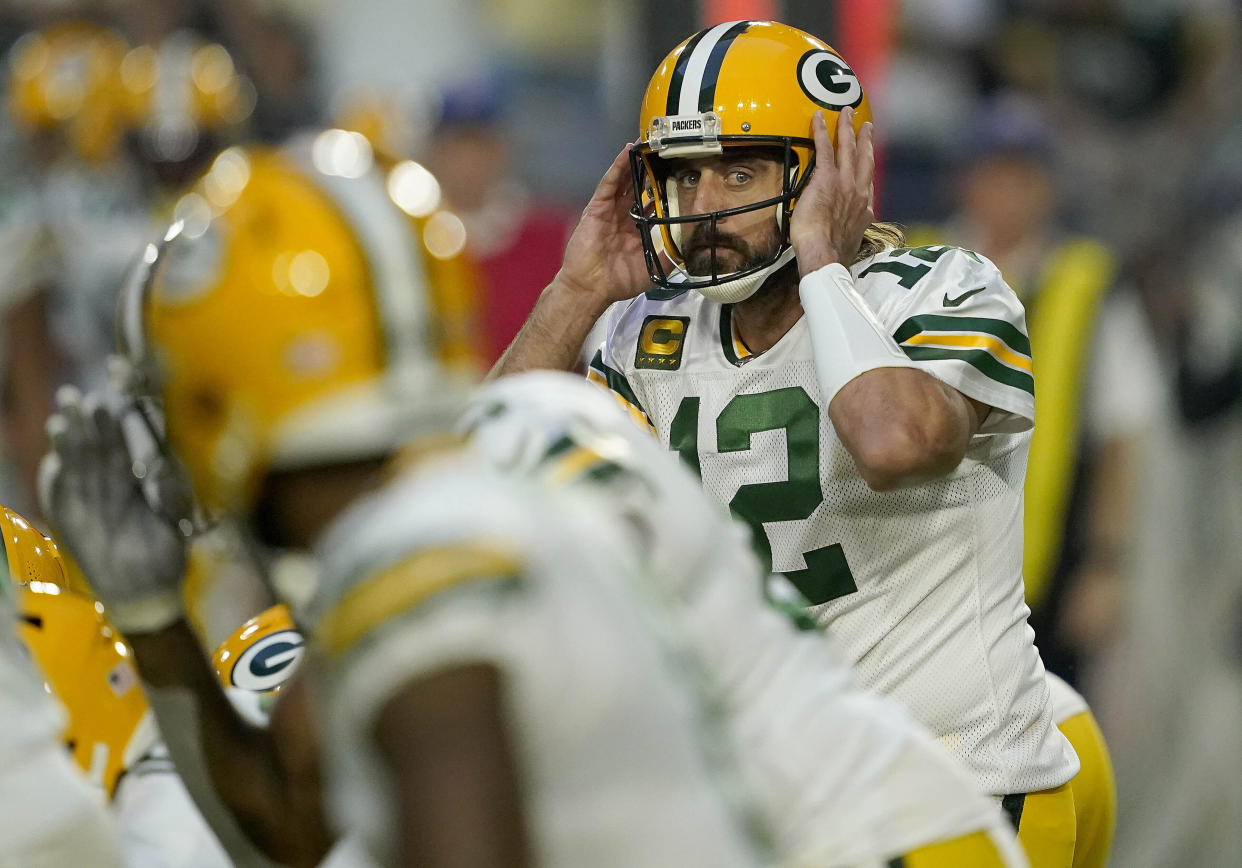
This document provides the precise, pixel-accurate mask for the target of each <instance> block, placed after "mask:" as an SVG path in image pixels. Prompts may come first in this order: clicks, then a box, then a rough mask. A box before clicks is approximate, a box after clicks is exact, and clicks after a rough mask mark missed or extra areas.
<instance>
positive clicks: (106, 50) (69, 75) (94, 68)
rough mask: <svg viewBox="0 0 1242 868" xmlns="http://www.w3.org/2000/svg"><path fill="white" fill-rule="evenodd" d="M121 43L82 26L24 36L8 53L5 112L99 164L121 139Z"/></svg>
mask: <svg viewBox="0 0 1242 868" xmlns="http://www.w3.org/2000/svg"><path fill="white" fill-rule="evenodd" d="M125 50H126V45H125V41H124V40H123V39H122V38H121V36H120V35H118V34H117V33H115V32H113V31H111V30H107V29H105V28H102V27H99V26H97V25H94V24H89V23H87V22H84V21H70V22H65V23H61V24H57V25H54V26H52V27H49V28H47V29H45V30H42V31H36V32H32V33H27V34H25V35H24V36H22V37H21V38H20V39H18V40H17V42H16V43H14V45H13V48H12V50H11V51H10V53H9V67H10V77H9V82H10V85H9V86H10V90H9V109H10V111H11V112H12V115H13V118H14V120H16V121H17V122H18V123H19V124H23V125H25V126H27V127H30V128H32V129H36V130H55V131H58V132H60V133H61V134H63V136H64V137H65V140H66V141H67V143H68V144H69V145H70V146H71V147H72V148H73V149H74V150H75V151H76V152H77V153H78V154H79V155H81V156H82V157H85V158H86V159H88V160H93V161H100V162H101V161H104V160H106V159H108V158H109V157H111V156H112V154H113V153H114V152H115V151H116V148H117V146H118V145H119V144H120V141H121V138H122V136H123V135H124V133H125V124H126V107H125V100H124V95H123V93H122V89H121V78H120V69H121V61H122V59H123V58H124V57H125Z"/></svg>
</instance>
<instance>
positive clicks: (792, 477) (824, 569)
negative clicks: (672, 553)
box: [669, 386, 858, 605]
mask: <svg viewBox="0 0 1242 868" xmlns="http://www.w3.org/2000/svg"><path fill="white" fill-rule="evenodd" d="M699 404H700V401H699V399H698V398H696V397H688V398H683V399H682V401H681V404H680V405H679V406H678V407H677V413H676V415H675V416H674V417H673V423H672V426H671V427H670V429H669V448H671V449H672V450H673V451H674V452H676V453H677V454H678V455H680V456H681V459H682V461H684V462H685V463H686V464H688V465H689V466H690V467H691V469H693V470H694V472H695V473H697V474H699V475H700V476H701V475H702V473H701V471H700V468H699V442H698V441H699ZM819 413H820V410H819V406H818V405H816V403H815V402H814V401H812V400H811V396H810V395H808V394H807V393H806V390H805V389H803V388H802V387H801V386H792V387H790V388H787V389H777V390H776V391H774V392H760V393H758V394H755V395H735V396H734V397H733V398H732V400H730V401H729V403H728V404H726V405H725V407H724V409H723V410H722V411H721V412H720V415H719V416H718V417H716V448H717V450H718V451H720V452H722V453H724V452H745V451H748V450H749V449H750V448H751V447H750V438H751V436H752V435H754V434H758V433H759V432H761V431H779V430H783V431H784V432H785V448H786V450H787V457H788V465H789V473H788V478H787V479H785V480H782V481H777V482H752V483H748V484H746V485H743V486H741V487H740V488H738V490H737V493H736V494H734V495H733V499H732V500H730V501H729V511H730V512H732V513H733V515H734V516H735V517H736V518H738V519H740V520H742V521H744V522H746V524H748V525H750V528H751V531H752V532H753V534H754V545H755V550H756V552H757V553H758V555H759V557H760V559H761V560H762V561H763V565H764V567H766V568H767V569H768V570H771V569H772V543H771V541H770V540H769V539H768V535H767V532H766V531H765V530H764V527H763V525H764V523H766V522H775V521H799V520H802V519H807V518H810V517H811V514H812V513H814V512H815V510H816V509H817V508H818V507H819V505H820V504H821V503H823V501H824V492H823V489H822V488H821V487H820V480H819V461H820V457H819V456H820V442H819ZM802 557H803V559H804V560H805V561H806V567H805V568H803V569H801V570H789V571H786V572H784V573H783V575H784V576H785V577H786V578H787V579H789V581H790V582H792V583H793V585H794V586H795V587H796V588H797V589H798V590H799V591H801V592H802V594H803V596H805V597H806V599H807V600H808V601H809V602H810V603H812V604H815V605H817V604H820V603H827V602H828V601H830V600H835V599H837V598H838V597H843V596H845V595H846V594H852V593H854V592H855V591H857V590H858V586H857V585H856V584H855V583H854V575H853V573H851V572H850V567H849V564H848V563H846V560H845V552H844V550H842V548H841V544H840V543H833V544H832V545H828V546H824V547H823V548H818V549H814V550H812V551H809V552H803V553H802Z"/></svg>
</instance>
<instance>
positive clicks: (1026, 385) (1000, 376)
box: [902, 346, 1035, 397]
mask: <svg viewBox="0 0 1242 868" xmlns="http://www.w3.org/2000/svg"><path fill="white" fill-rule="evenodd" d="M902 350H904V351H905V354H906V355H907V356H909V357H910V358H911V359H913V360H914V361H916V362H923V361H938V360H940V359H955V360H957V361H961V362H966V363H968V364H970V365H973V366H974V367H975V368H977V369H978V370H979V371H981V372H982V373H984V374H985V375H987V376H988V377H990V378H991V379H993V380H996V381H997V382H998V383H1003V384H1004V385H1006V386H1012V387H1014V388H1015V389H1021V390H1022V391H1023V392H1027V393H1029V394H1030V395H1031V396H1032V397H1033V396H1034V395H1035V378H1034V377H1032V376H1031V375H1030V374H1028V373H1027V372H1026V371H1016V370H1014V369H1013V368H1010V367H1008V366H1007V365H1002V364H1001V363H1000V362H998V361H996V357H995V356H993V355H992V354H991V353H989V352H988V351H987V350H946V349H941V348H940V347H918V346H915V347H906V346H903V347H902Z"/></svg>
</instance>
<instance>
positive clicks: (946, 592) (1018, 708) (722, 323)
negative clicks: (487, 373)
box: [589, 247, 1078, 795]
mask: <svg viewBox="0 0 1242 868" xmlns="http://www.w3.org/2000/svg"><path fill="white" fill-rule="evenodd" d="M851 273H852V274H853V276H854V279H855V288H856V290H857V291H858V293H859V295H860V296H861V297H862V298H863V300H864V301H865V302H866V303H867V304H868V305H869V307H870V308H871V311H872V312H873V313H874V315H875V316H876V317H877V319H878V320H879V322H880V323H881V324H882V325H883V326H884V327H885V328H887V329H888V330H889V331H890V332H891V334H892V335H893V337H894V339H895V341H896V343H897V344H898V345H900V346H901V348H902V349H903V350H904V351H905V352H906V354H907V355H908V356H909V357H910V359H911V360H912V361H913V362H914V363H915V365H916V366H917V367H919V368H920V369H922V370H924V371H927V372H928V373H929V374H931V375H932V376H935V377H937V378H938V379H940V380H942V381H944V382H945V383H947V384H949V385H950V386H952V387H954V388H955V389H957V390H958V391H960V392H961V393H962V394H964V395H966V396H967V397H970V398H973V399H975V400H978V401H981V402H983V403H985V404H988V405H990V406H991V407H992V408H993V409H992V410H991V412H990V413H989V414H988V416H987V418H986V419H985V420H984V422H983V424H982V426H981V428H980V431H979V433H978V434H977V435H976V436H975V437H973V438H972V440H971V442H970V444H969V446H968V449H967V452H966V456H965V458H964V459H963V460H962V462H961V464H960V465H959V466H958V467H957V468H956V469H955V470H954V471H953V472H952V473H950V474H948V475H946V476H944V477H941V478H938V479H935V480H932V481H930V482H926V483H923V484H921V485H917V486H911V487H908V488H903V489H899V490H894V491H886V492H876V491H873V490H871V489H870V488H869V487H868V486H867V484H866V483H865V482H864V481H863V479H862V477H861V476H860V475H859V474H858V470H857V468H856V466H855V464H854V460H853V458H852V457H851V456H850V454H849V452H848V451H846V449H845V447H844V446H843V445H842V444H841V441H840V439H839V438H838V437H837V434H836V431H835V430H834V428H833V426H832V423H831V421H830V420H829V418H828V412H827V408H826V407H825V406H823V399H822V397H821V395H820V391H819V388H818V384H817V380H816V374H815V364H814V360H813V356H812V350H811V336H810V334H809V331H808V325H807V321H806V319H805V317H804V318H802V319H801V320H799V321H798V322H797V323H796V324H795V325H794V326H793V328H791V329H790V331H789V332H788V333H787V334H785V336H784V337H783V338H782V339H781V340H780V341H779V342H778V343H777V344H776V345H775V346H774V347H772V348H771V349H770V350H768V351H767V352H765V353H763V354H761V355H757V356H754V355H750V354H749V353H748V352H747V351H746V348H745V347H744V346H743V345H742V343H741V341H740V340H739V339H738V337H737V335H736V333H735V331H734V329H733V327H732V323H731V319H730V316H731V306H729V305H721V304H718V303H715V302H712V301H709V300H707V299H706V298H704V297H703V296H702V295H700V294H698V293H684V294H681V295H679V296H676V297H674V298H672V299H665V300H657V299H655V298H649V297H646V296H640V297H639V298H637V299H635V300H633V301H632V302H630V303H629V304H627V305H624V306H618V307H617V308H615V309H614V310H613V312H612V315H611V317H610V323H609V326H608V329H607V337H606V339H605V342H604V345H603V347H602V349H601V350H600V352H599V353H597V355H596V357H595V359H594V361H593V362H592V365H591V369H590V371H589V376H590V378H591V379H592V380H594V381H596V382H598V383H601V384H603V385H606V386H607V387H608V388H610V389H611V390H612V392H613V393H614V394H615V395H616V396H617V397H618V399H620V400H621V401H622V403H623V404H624V405H625V406H626V407H627V409H629V411H630V414H631V415H632V416H633V417H635V418H636V419H638V420H639V421H641V422H643V423H644V424H647V425H649V426H650V427H651V428H652V429H653V430H655V431H656V432H657V434H658V436H659V438H660V440H661V441H662V443H663V444H665V445H667V446H668V448H670V449H671V450H673V451H675V452H677V453H679V454H680V455H681V457H682V458H683V459H684V460H685V462H686V463H687V464H689V465H690V466H691V467H693V468H694V469H695V470H697V471H698V473H699V475H700V477H701V478H702V482H703V486H704V487H705V488H706V489H707V490H708V491H709V492H711V493H712V494H713V495H715V496H716V497H717V498H718V499H719V500H721V501H722V502H724V503H727V504H728V505H729V508H730V511H731V512H732V513H733V514H734V516H736V517H737V518H739V519H741V520H743V521H745V522H746V523H747V524H749V525H750V526H751V528H752V530H753V532H754V542H755V545H756V548H757V549H758V550H759V552H760V556H761V558H762V559H764V560H770V563H771V567H772V568H773V570H775V571H776V572H780V573H783V574H784V575H785V576H786V577H787V578H788V579H789V580H790V581H791V582H792V583H793V584H794V585H795V586H796V587H797V588H798V589H799V590H800V591H801V592H802V593H803V595H804V596H805V597H806V598H807V599H808V600H809V601H810V602H811V603H812V604H813V609H812V611H813V612H814V613H815V615H816V617H817V618H818V620H819V622H820V623H821V624H822V625H823V626H824V627H826V628H827V629H828V630H829V632H830V633H831V634H832V635H833V636H834V637H835V638H836V639H837V640H838V641H839V642H840V643H841V645H842V646H843V648H844V650H845V653H846V655H847V657H848V659H849V660H850V662H851V663H852V664H853V666H854V668H855V671H856V673H857V678H858V679H859V680H860V681H861V683H862V684H863V685H864V686H865V687H867V688H868V689H870V690H873V691H875V692H877V693H880V694H883V695H885V696H890V697H894V698H896V699H897V700H899V701H900V702H901V703H902V704H903V705H904V706H905V707H906V708H907V710H908V711H909V712H910V713H911V714H912V715H913V717H914V718H915V719H916V720H918V721H919V722H921V723H922V724H924V725H925V726H926V727H927V728H928V729H930V730H931V731H932V732H933V733H934V734H935V735H936V736H937V737H938V738H939V739H940V740H941V742H943V743H944V744H945V745H946V746H948V747H949V748H950V749H951V750H952V751H953V752H954V753H955V754H956V755H957V756H958V757H960V758H961V759H962V761H963V762H965V764H966V765H967V766H968V768H969V769H970V770H971V771H972V772H973V773H974V775H975V778H976V780H977V782H978V784H979V785H980V786H981V787H982V788H983V790H984V791H985V792H987V793H991V794H994V795H1003V794H1007V793H1015V792H1031V791H1037V790H1042V789H1046V788H1049V787H1055V786H1059V785H1060V784H1063V783H1065V782H1066V781H1068V780H1069V779H1070V778H1071V777H1072V776H1073V775H1074V774H1075V773H1076V771H1077V769H1078V762H1077V758H1076V757H1075V756H1074V753H1073V750H1072V748H1070V746H1069V744H1068V742H1066V741H1065V739H1064V738H1063V737H1062V736H1061V734H1060V732H1059V731H1058V730H1057V729H1056V727H1055V726H1054V725H1053V723H1052V718H1051V714H1050V709H1049V705H1048V691H1047V687H1046V685H1045V682H1044V672H1043V664H1042V662H1041V661H1040V659H1039V653H1038V652H1037V650H1036V649H1035V645H1034V634H1033V632H1032V631H1031V629H1030V627H1029V626H1028V624H1027V616H1028V615H1029V610H1028V609H1027V607H1026V603H1025V601H1024V599H1023V588H1022V572H1021V570H1022V486H1023V481H1024V477H1025V473H1026V456H1027V449H1028V445H1029V441H1030V431H1031V426H1032V420H1033V416H1034V392H1033V389H1034V381H1033V378H1032V372H1031V359H1030V344H1029V341H1028V340H1027V336H1026V334H1025V323H1024V316H1023V310H1022V306H1021V304H1020V303H1019V302H1018V299H1017V297H1016V296H1015V295H1014V293H1013V292H1012V291H1011V290H1010V289H1009V287H1008V286H1006V285H1005V283H1004V281H1003V279H1002V278H1001V276H1000V273H999V272H998V271H997V270H996V268H995V266H993V265H992V264H991V263H990V262H988V261H987V260H985V259H983V258H982V257H979V256H977V255H976V254H974V253H971V252H969V251H964V250H961V249H960V248H954V247H924V248H912V249H897V250H888V251H885V252H883V253H880V254H878V255H876V256H874V257H871V258H869V259H866V260H863V261H861V262H859V263H857V264H856V265H854V266H853V267H852V268H851Z"/></svg>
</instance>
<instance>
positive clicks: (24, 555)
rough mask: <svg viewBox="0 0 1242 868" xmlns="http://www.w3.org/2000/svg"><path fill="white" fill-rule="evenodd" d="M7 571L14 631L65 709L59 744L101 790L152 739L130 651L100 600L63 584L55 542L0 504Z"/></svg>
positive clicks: (151, 721) (111, 786)
mask: <svg viewBox="0 0 1242 868" xmlns="http://www.w3.org/2000/svg"><path fill="white" fill-rule="evenodd" d="M0 531H2V532H3V533H4V548H5V555H6V556H7V558H8V562H9V574H10V577H11V579H12V580H13V582H15V583H16V584H17V588H18V591H17V611H18V627H17V633H18V637H19V638H20V639H21V640H22V641H23V643H25V645H26V647H27V648H29V649H30V654H31V657H33V658H34V661H35V663H36V664H37V665H38V667H39V669H40V670H41V671H42V673H43V677H44V679H45V680H46V683H47V685H48V688H49V689H50V691H51V692H52V693H53V694H55V696H56V697H57V698H58V699H59V700H60V701H61V703H62V704H63V705H64V706H65V709H66V711H67V712H68V717H69V725H68V727H67V728H66V730H65V733H64V740H65V744H66V745H67V746H68V748H69V750H70V752H71V753H72V754H73V758H74V761H75V762H77V764H78V765H79V766H80V767H81V768H82V770H83V772H85V773H86V775H87V777H88V778H89V779H90V780H91V781H92V783H95V784H97V785H99V786H101V787H102V788H103V789H104V791H105V792H106V793H108V795H109V796H111V795H112V793H113V791H114V790H115V788H116V784H117V781H118V780H119V779H120V776H121V774H122V773H123V772H124V771H125V770H126V769H127V768H129V766H130V765H131V764H133V763H134V762H136V761H137V760H139V759H141V758H142V756H143V755H144V754H145V753H146V752H147V751H149V750H150V749H151V748H152V747H153V746H154V744H155V742H156V741H157V740H158V738H159V735H158V732H157V730H156V727H155V722H154V717H153V716H152V714H151V712H150V709H149V708H148V707H147V701H146V697H145V696H143V693H142V689H141V688H140V687H139V684H138V673H137V671H136V670H135V669H134V665H133V663H132V662H131V658H132V653H133V652H131V651H130V649H129V647H128V646H127V645H126V644H125V642H124V640H123V639H122V638H121V635H120V634H119V633H117V632H116V631H115V630H114V629H113V628H112V626H111V625H110V624H109V623H108V619H107V618H106V617H105V616H104V611H103V606H102V605H101V604H100V603H98V602H96V601H94V600H92V599H91V598H90V597H87V596H84V595H82V594H78V593H75V592H74V591H72V590H70V588H69V582H68V579H67V575H66V570H65V565H64V563H63V562H62V560H61V557H60V553H59V551H58V550H57V548H56V544H55V543H54V542H52V541H51V540H50V539H48V538H47V537H45V536H43V534H41V533H39V531H38V530H36V529H35V528H33V527H31V525H30V524H29V522H27V521H26V520H25V519H24V518H22V517H21V516H20V515H18V514H17V513H15V512H13V511H12V510H10V509H8V508H6V507H0Z"/></svg>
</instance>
